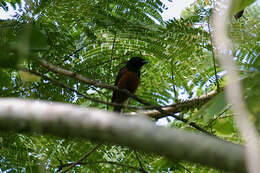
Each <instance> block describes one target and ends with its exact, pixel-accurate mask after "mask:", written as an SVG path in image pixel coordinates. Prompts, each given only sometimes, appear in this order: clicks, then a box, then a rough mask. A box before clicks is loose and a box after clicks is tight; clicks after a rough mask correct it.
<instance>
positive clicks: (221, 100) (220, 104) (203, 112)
mask: <svg viewBox="0 0 260 173" xmlns="http://www.w3.org/2000/svg"><path fill="white" fill-rule="evenodd" d="M226 106H227V102H226V98H225V94H224V92H221V93H219V94H218V95H217V96H215V98H214V99H212V100H210V101H209V102H208V103H206V104H205V105H203V106H202V108H201V109H200V110H199V111H198V112H196V113H195V115H194V117H195V118H196V117H198V116H203V119H204V120H205V121H206V122H208V121H209V120H211V119H212V118H214V116H215V115H217V114H219V113H221V112H222V111H223V110H224V109H225V108H226Z"/></svg>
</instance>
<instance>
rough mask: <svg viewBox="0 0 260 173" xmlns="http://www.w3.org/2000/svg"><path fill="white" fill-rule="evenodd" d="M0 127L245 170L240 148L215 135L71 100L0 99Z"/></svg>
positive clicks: (241, 148) (236, 170) (231, 169)
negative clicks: (95, 141) (120, 113)
mask: <svg viewBox="0 0 260 173" xmlns="http://www.w3.org/2000/svg"><path fill="white" fill-rule="evenodd" d="M0 105H1V108H0V130H1V131H16V132H39V133H49V134H53V135H57V136H63V137H65V136H70V137H83V138H88V139H95V140H100V141H102V140H105V141H109V142H112V143H115V144H119V145H124V146H129V147H133V148H136V149H139V150H143V151H146V152H152V153H157V154H160V155H163V156H166V157H167V158H169V159H170V160H174V161H176V160H184V161H188V162H195V163H200V164H203V165H207V166H211V167H215V168H219V169H224V170H228V171H233V172H245V160H244V148H243V147H242V146H240V145H236V144H233V143H230V142H226V141H223V140H219V139H217V138H215V137H211V136H207V135H202V134H196V133H192V132H186V131H182V130H177V129H169V128H165V127H157V126H155V125H154V124H153V123H152V122H150V121H148V120H147V119H144V118H141V117H123V116H120V115H119V114H116V113H112V112H106V111H101V110H96V109H85V108H82V107H79V106H73V105H69V104H61V103H53V102H41V101H32V100H31V101H29V100H21V99H7V98H5V99H0Z"/></svg>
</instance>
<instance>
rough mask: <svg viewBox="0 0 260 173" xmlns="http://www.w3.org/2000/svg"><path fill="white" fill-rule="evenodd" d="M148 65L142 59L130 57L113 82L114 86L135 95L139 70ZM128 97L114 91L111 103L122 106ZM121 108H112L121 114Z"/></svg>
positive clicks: (138, 80) (138, 81)
mask: <svg viewBox="0 0 260 173" xmlns="http://www.w3.org/2000/svg"><path fill="white" fill-rule="evenodd" d="M146 63H148V61H147V60H145V59H143V58H142V57H132V58H131V59H130V60H128V61H127V63H126V65H125V66H124V67H122V68H121V69H120V70H119V72H118V74H117V76H116V80H115V84H114V85H115V86H117V87H118V88H119V89H127V90H128V91H129V92H131V93H132V94H135V92H136V90H137V88H138V85H139V83H140V69H141V67H142V66H143V65H145V64H146ZM128 98H129V96H128V95H127V94H126V93H123V92H120V91H117V90H114V92H113V95H112V103H116V104H120V105H122V104H124V103H125V102H126V101H127V100H128ZM121 109H122V106H114V111H115V112H121Z"/></svg>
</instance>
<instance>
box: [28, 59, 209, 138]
mask: <svg viewBox="0 0 260 173" xmlns="http://www.w3.org/2000/svg"><path fill="white" fill-rule="evenodd" d="M33 59H34V60H36V61H38V62H39V63H40V64H41V65H42V66H44V67H45V68H47V69H49V70H51V71H52V72H55V73H58V74H61V75H66V76H69V77H71V78H73V79H77V80H79V81H81V82H84V83H86V84H89V85H94V86H96V87H101V88H106V89H110V90H117V91H120V92H122V93H124V94H127V95H128V96H129V97H131V98H133V99H135V100H136V101H138V102H140V103H142V104H144V105H146V106H150V107H151V108H153V109H156V110H157V111H159V112H161V113H162V114H164V115H171V116H172V117H174V118H175V119H177V120H179V121H182V122H184V123H186V124H188V125H190V126H191V127H193V128H195V129H197V130H199V131H201V132H203V133H205V134H208V135H213V134H212V133H210V132H208V131H207V130H205V129H203V128H201V127H200V126H199V125H197V124H196V123H195V122H190V121H189V120H187V119H185V118H183V117H180V116H177V115H174V114H172V113H170V112H168V111H165V110H163V109H162V108H161V107H160V106H154V105H152V104H150V103H149V102H147V101H145V100H143V99H141V98H139V97H137V96H136V95H134V94H132V93H130V92H129V91H128V90H126V89H119V88H118V87H117V86H111V85H108V84H106V83H103V82H99V81H96V80H92V79H88V78H86V77H84V76H83V75H81V74H78V73H75V72H72V71H69V70H66V69H62V68H59V67H56V66H54V65H52V64H50V63H49V62H47V61H45V60H43V59H39V58H33Z"/></svg>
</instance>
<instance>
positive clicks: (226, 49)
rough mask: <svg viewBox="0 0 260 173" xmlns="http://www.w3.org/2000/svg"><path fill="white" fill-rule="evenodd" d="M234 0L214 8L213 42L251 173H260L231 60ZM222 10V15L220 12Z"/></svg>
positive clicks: (259, 149) (259, 150) (258, 149)
mask: <svg viewBox="0 0 260 173" xmlns="http://www.w3.org/2000/svg"><path fill="white" fill-rule="evenodd" d="M232 3H237V2H235V1H232V0H221V1H220V3H218V5H217V6H216V8H215V9H214V13H213V14H214V16H213V23H214V43H215V46H216V48H217V49H216V50H217V55H218V59H219V62H220V64H221V66H222V68H223V69H224V70H225V71H226V72H227V81H228V83H229V84H228V85H227V86H226V88H225V90H226V96H227V100H228V102H229V103H230V104H231V105H232V109H233V111H234V115H235V116H234V119H235V122H236V124H237V125H238V128H239V130H240V132H241V135H242V137H243V138H244V140H245V143H246V146H247V147H246V161H247V168H248V171H249V172H250V173H258V172H259V170H260V164H259V162H260V145H259V134H258V132H257V130H256V128H255V127H254V124H253V123H252V122H251V121H250V120H249V115H250V113H249V111H248V110H247V107H246V104H245V101H244V98H243V95H242V87H241V84H240V76H239V74H238V73H237V67H236V64H235V61H234V57H232V56H231V55H232V54H231V53H230V52H232V53H233V45H232V41H231V40H230V39H229V36H228V27H229V24H230V12H231V9H232ZM220 11H221V12H220Z"/></svg>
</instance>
